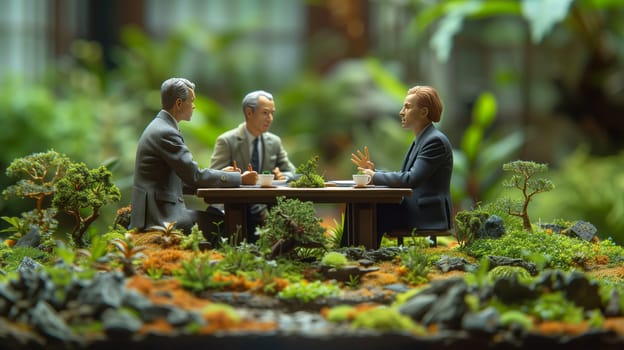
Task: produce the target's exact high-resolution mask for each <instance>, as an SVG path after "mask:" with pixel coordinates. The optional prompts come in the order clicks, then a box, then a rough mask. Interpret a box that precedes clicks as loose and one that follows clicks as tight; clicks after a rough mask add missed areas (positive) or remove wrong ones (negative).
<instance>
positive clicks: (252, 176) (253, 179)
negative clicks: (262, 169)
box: [241, 164, 258, 185]
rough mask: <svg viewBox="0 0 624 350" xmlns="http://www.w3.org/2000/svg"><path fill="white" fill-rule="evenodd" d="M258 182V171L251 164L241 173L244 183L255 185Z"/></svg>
mask: <svg viewBox="0 0 624 350" xmlns="http://www.w3.org/2000/svg"><path fill="white" fill-rule="evenodd" d="M257 182H258V173H257V172H255V171H253V170H252V169H251V164H249V166H247V171H245V172H244V173H242V174H241V183H242V184H243V185H255V184H256V183H257Z"/></svg>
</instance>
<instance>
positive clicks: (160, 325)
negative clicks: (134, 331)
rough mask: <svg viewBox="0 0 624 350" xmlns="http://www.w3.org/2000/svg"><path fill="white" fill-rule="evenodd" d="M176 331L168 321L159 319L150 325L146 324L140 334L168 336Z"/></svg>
mask: <svg viewBox="0 0 624 350" xmlns="http://www.w3.org/2000/svg"><path fill="white" fill-rule="evenodd" d="M173 330H174V328H173V326H171V324H170V323H169V322H167V320H166V319H164V318H162V317H159V318H157V319H155V320H154V321H152V322H150V323H144V324H143V326H142V327H141V329H139V334H141V335H146V334H149V333H155V334H167V333H170V332H172V331H173Z"/></svg>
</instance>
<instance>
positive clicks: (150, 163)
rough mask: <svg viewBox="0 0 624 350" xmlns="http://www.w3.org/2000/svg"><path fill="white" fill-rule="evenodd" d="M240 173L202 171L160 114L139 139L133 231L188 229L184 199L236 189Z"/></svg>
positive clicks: (170, 120) (169, 121) (169, 119)
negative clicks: (203, 191)
mask: <svg viewBox="0 0 624 350" xmlns="http://www.w3.org/2000/svg"><path fill="white" fill-rule="evenodd" d="M240 184H241V177H240V174H238V173H231V172H224V171H215V170H212V169H200V168H199V166H198V165H197V163H196V162H195V161H194V160H193V156H192V155H191V152H190V151H189V149H188V148H187V147H186V145H185V144H184V139H183V138H182V134H180V131H179V130H178V128H177V124H176V122H175V120H173V118H172V117H170V116H169V115H168V114H167V113H166V112H165V111H163V110H161V111H160V112H159V113H158V114H157V115H156V118H154V119H153V120H152V122H151V123H150V124H149V125H148V126H147V127H146V128H145V130H144V131H143V134H142V135H141V138H140V139H139V142H138V145H137V151H136V162H135V167H134V186H133V188H132V212H131V218H130V227H131V228H138V229H144V228H147V227H150V226H153V225H159V226H163V223H164V222H172V221H176V222H177V223H179V224H182V223H183V224H185V225H189V224H191V223H190V222H188V221H189V219H190V216H189V215H190V214H189V210H188V209H186V205H185V204H184V198H183V186H184V187H185V193H191V192H192V191H194V190H195V189H197V188H199V187H237V186H240Z"/></svg>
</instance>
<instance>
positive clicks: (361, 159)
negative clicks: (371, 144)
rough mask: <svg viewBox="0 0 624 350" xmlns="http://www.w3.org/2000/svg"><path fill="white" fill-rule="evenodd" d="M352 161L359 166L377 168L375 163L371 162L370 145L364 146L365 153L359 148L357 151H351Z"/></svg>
mask: <svg viewBox="0 0 624 350" xmlns="http://www.w3.org/2000/svg"><path fill="white" fill-rule="evenodd" d="M351 162H352V163H353V164H355V165H356V166H357V167H358V168H363V169H375V163H373V162H371V160H370V155H369V154H368V147H366V146H364V153H362V152H361V151H360V150H357V152H356V153H351Z"/></svg>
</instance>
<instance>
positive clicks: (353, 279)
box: [346, 275, 361, 289]
mask: <svg viewBox="0 0 624 350" xmlns="http://www.w3.org/2000/svg"><path fill="white" fill-rule="evenodd" d="M360 282H361V281H360V276H359V275H349V281H347V282H346V285H347V286H348V287H349V288H351V289H357V288H358V286H359V285H360Z"/></svg>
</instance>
